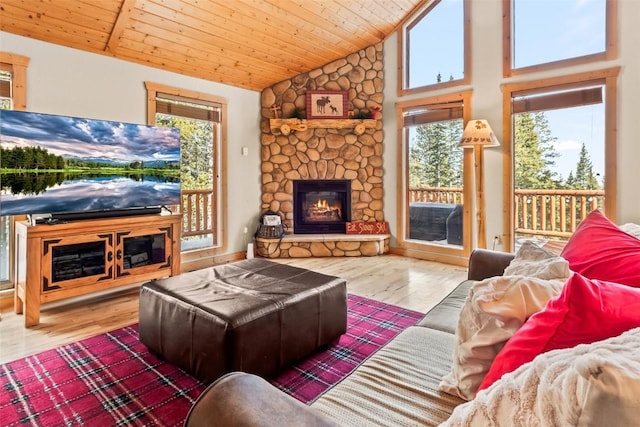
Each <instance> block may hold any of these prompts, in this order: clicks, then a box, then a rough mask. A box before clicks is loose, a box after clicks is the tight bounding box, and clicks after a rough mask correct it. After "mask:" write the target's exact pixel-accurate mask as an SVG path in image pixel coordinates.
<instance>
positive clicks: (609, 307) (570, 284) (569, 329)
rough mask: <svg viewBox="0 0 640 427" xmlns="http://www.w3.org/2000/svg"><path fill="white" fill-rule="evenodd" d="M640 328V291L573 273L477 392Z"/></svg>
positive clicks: (513, 339)
mask: <svg viewBox="0 0 640 427" xmlns="http://www.w3.org/2000/svg"><path fill="white" fill-rule="evenodd" d="M638 326H640V289H637V288H632V287H630V286H625V285H621V284H618V283H612V282H605V281H600V280H595V279H588V278H586V277H584V276H582V275H580V274H578V273H573V274H572V275H571V277H569V279H568V280H567V282H566V283H565V285H564V287H563V288H562V292H561V293H560V295H558V296H557V297H556V298H553V299H551V300H549V302H548V303H547V305H546V307H545V308H544V309H543V310H542V311H539V312H538V313H536V314H534V315H533V316H531V317H530V318H529V320H527V321H526V322H525V324H524V325H522V327H521V328H520V329H518V331H517V332H516V333H515V334H513V336H512V337H511V338H510V339H509V341H507V343H506V344H505V346H504V347H503V348H502V350H500V352H499V353H498V355H497V356H496V358H495V359H494V360H493V363H492V364H491V368H490V369H489V372H488V373H487V375H486V376H485V377H484V380H483V381H482V383H481V384H480V387H479V388H478V390H483V389H485V388H487V387H489V386H490V385H491V384H493V383H494V382H495V381H497V380H499V379H500V378H501V377H502V375H504V374H506V373H509V372H513V371H514V370H516V369H517V368H518V367H520V366H521V365H523V364H525V363H527V362H530V361H532V360H533V359H534V358H535V357H536V356H537V355H538V354H541V353H545V352H547V351H550V350H555V349H561V348H570V347H575V346H576V345H578V344H590V343H593V342H596V341H601V340H603V339H606V338H610V337H614V336H617V335H620V334H621V333H623V332H625V331H627V330H629V329H632V328H635V327H638Z"/></svg>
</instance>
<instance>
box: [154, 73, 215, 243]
mask: <svg viewBox="0 0 640 427" xmlns="http://www.w3.org/2000/svg"><path fill="white" fill-rule="evenodd" d="M145 85H146V87H147V92H148V99H149V106H148V114H149V117H148V121H149V123H151V124H155V125H158V126H171V127H176V128H178V129H180V140H181V178H180V179H181V181H180V182H181V190H182V204H181V206H176V207H175V209H176V210H177V211H178V212H181V213H182V216H183V227H182V242H181V249H182V251H183V252H185V251H198V250H211V249H212V248H213V249H214V250H223V249H224V247H225V242H226V238H225V236H224V235H223V230H225V228H226V227H224V223H225V221H226V218H225V216H224V212H223V211H222V209H221V207H223V206H225V205H226V203H225V192H224V188H225V185H224V180H225V177H224V170H225V168H224V166H223V163H222V162H223V159H224V149H225V140H226V131H225V128H226V126H225V125H224V123H225V120H226V102H225V101H224V100H223V99H221V98H218V97H214V96H210V95H207V94H202V93H197V92H192V91H186V90H181V89H175V88H170V87H167V86H161V85H156V84H153V83H149V82H147V83H145Z"/></svg>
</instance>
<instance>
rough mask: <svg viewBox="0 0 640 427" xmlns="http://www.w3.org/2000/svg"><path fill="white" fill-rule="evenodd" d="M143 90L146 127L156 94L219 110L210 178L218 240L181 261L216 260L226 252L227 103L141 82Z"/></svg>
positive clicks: (153, 112) (152, 121) (151, 121)
mask: <svg viewBox="0 0 640 427" xmlns="http://www.w3.org/2000/svg"><path fill="white" fill-rule="evenodd" d="M144 85H145V88H146V90H147V124H149V125H154V124H155V121H156V119H155V117H156V98H157V96H158V94H162V96H165V97H166V96H169V97H174V98H173V99H185V100H189V101H191V102H194V101H197V102H201V103H203V104H209V105H216V106H218V107H219V108H220V116H221V118H220V121H219V122H214V123H218V125H219V126H221V132H220V138H221V141H219V144H218V147H219V153H218V156H216V157H217V158H216V159H214V161H217V162H218V163H217V166H218V173H217V176H214V179H216V180H218V182H219V183H218V184H216V185H215V187H216V188H218V189H219V192H220V197H219V199H218V201H217V205H218V206H216V212H218V213H219V216H220V220H219V224H218V226H219V227H220V229H219V231H218V235H219V240H218V244H217V245H216V246H215V247H212V248H205V249H201V250H194V251H191V252H189V254H188V255H184V256H183V257H182V260H183V264H184V263H185V261H187V262H189V261H193V260H196V259H198V258H199V257H201V256H216V255H219V254H222V253H225V252H226V251H227V246H228V245H227V242H228V240H229V239H228V232H227V223H228V218H227V211H226V210H225V209H224V207H225V206H227V160H226V159H227V128H228V126H227V101H226V99H225V98H222V97H220V96H215V95H209V94H207V93H203V92H197V91H192V90H188V89H180V88H175V87H172V86H167V85H162V84H158V83H153V82H144Z"/></svg>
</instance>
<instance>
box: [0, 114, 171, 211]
mask: <svg viewBox="0 0 640 427" xmlns="http://www.w3.org/2000/svg"><path fill="white" fill-rule="evenodd" d="M179 204H180V133H179V130H177V129H174V128H163V127H155V126H144V125H137V124H130V123H120V122H111V121H102V120H91V119H82V118H76V117H64V116H56V115H50V114H41V113H32V112H24V111H12V110H0V215H3V216H4V215H23V214H54V213H62V212H65V213H66V212H80V211H104V210H112V209H128V208H140V207H150V206H163V205H165V206H170V205H179Z"/></svg>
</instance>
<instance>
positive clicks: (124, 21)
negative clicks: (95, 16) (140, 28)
mask: <svg viewBox="0 0 640 427" xmlns="http://www.w3.org/2000/svg"><path fill="white" fill-rule="evenodd" d="M135 6H136V0H123V1H122V7H121V8H120V12H119V13H118V17H117V18H116V22H115V23H114V24H113V29H112V30H111V34H110V35H109V40H108V41H107V45H106V46H105V48H104V50H105V51H106V52H111V53H113V54H115V53H116V50H117V49H118V44H119V42H120V37H122V33H123V32H124V29H125V28H126V27H127V25H129V21H130V20H131V11H132V10H133V9H134V8H135Z"/></svg>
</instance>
